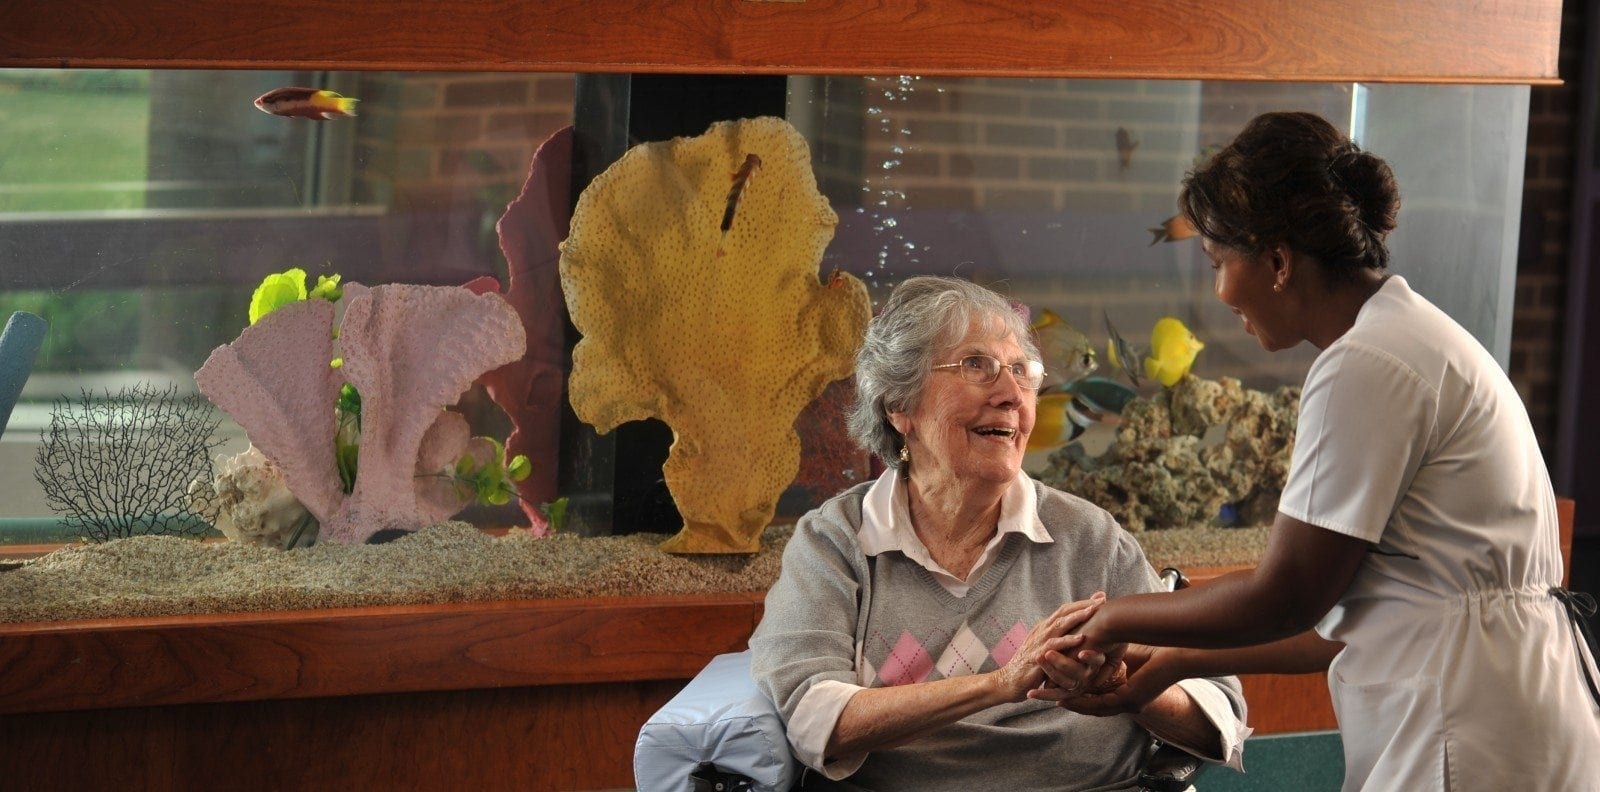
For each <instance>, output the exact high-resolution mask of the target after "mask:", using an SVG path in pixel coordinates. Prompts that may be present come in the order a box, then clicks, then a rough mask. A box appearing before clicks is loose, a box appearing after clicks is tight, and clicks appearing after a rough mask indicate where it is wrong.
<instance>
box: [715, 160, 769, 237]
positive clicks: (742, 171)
mask: <svg viewBox="0 0 1600 792" xmlns="http://www.w3.org/2000/svg"><path fill="white" fill-rule="evenodd" d="M759 167H761V158H760V157H758V156H756V155H754V154H746V155H745V158H744V164H743V165H740V166H739V169H738V170H736V171H734V173H733V187H731V188H729V189H728V208H727V209H725V210H723V212H722V233H724V234H726V233H728V229H730V228H733V213H734V212H735V211H736V210H738V208H739V198H740V197H741V196H743V195H744V187H745V185H746V184H748V183H749V182H750V174H752V173H755V171H756V168H759Z"/></svg>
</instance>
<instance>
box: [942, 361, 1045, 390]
mask: <svg viewBox="0 0 1600 792" xmlns="http://www.w3.org/2000/svg"><path fill="white" fill-rule="evenodd" d="M934 368H936V369H947V368H953V369H955V370H956V371H959V372H961V378H962V379H964V380H966V381H967V382H970V383H972V384H974V385H988V384H990V383H992V382H994V381H995V380H997V379H999V378H1000V370H1001V369H1010V370H1011V378H1012V379H1014V380H1016V381H1017V384H1018V385H1021V386H1022V387H1024V388H1027V389H1029V390H1038V389H1039V386H1040V385H1042V384H1044V364H1043V363H1040V362H1039V361H1037V360H1019V361H1017V362H1016V363H1001V362H1000V359H999V358H996V357H993V356H991V355H967V356H966V357H964V358H962V359H960V360H958V361H956V362H954V363H941V364H939V365H937V366H934Z"/></svg>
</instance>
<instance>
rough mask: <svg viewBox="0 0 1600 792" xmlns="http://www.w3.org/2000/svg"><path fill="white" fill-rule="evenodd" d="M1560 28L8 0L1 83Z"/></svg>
mask: <svg viewBox="0 0 1600 792" xmlns="http://www.w3.org/2000/svg"><path fill="white" fill-rule="evenodd" d="M1560 19H1561V2H1560V0H1482V1H1481V2H1473V3H1462V2H1459V0H1301V1H1300V2H1293V3H1283V2H1277V0H1215V1H1214V2H1208V3H1175V2H1171V0H1074V2H1063V3H1043V2H1038V1H1037V0H983V1H982V2H979V1H977V0H884V1H883V2H873V3H863V2H860V0H696V1H695V2H679V1H676V0H655V1H654V2H647V1H644V0H528V1H527V2H497V1H495V0H455V1H453V2H436V0H385V2H377V3H331V2H326V0H231V1H230V2H228V3H194V2H189V1H188V0H13V1H12V2H7V3H0V66H32V67H56V66H70V67H87V66H94V67H140V68H297V69H425V70H463V71H477V70H517V71H582V72H674V73H762V74H907V73H909V74H925V75H936V74H939V75H946V74H988V75H1034V76H1060V77H1099V78H1184V79H1201V78H1208V79H1231V80H1289V81H1322V80H1328V81H1348V80H1367V81H1405V82H1553V81H1555V80H1556V78H1557V71H1556V57H1557V52H1558V44H1559V33H1560ZM65 20H71V23H70V24H66V23H64V21H65Z"/></svg>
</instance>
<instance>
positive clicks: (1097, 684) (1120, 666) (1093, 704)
mask: <svg viewBox="0 0 1600 792" xmlns="http://www.w3.org/2000/svg"><path fill="white" fill-rule="evenodd" d="M1105 601H1106V598H1105V594H1104V593H1103V592H1096V593H1095V595H1094V596H1092V597H1090V598H1089V599H1086V600H1079V601H1077V602H1069V603H1067V604H1065V605H1062V606H1061V607H1059V608H1057V609H1056V611H1055V612H1054V613H1052V614H1050V615H1049V616H1048V617H1046V618H1044V619H1041V620H1040V621H1039V623H1038V624H1035V625H1034V627H1033V629H1032V630H1030V631H1029V633H1028V637H1027V638H1026V639H1025V640H1024V641H1023V644H1022V646H1021V648H1019V649H1018V650H1017V653H1016V655H1014V656H1013V657H1012V658H1011V661H1010V662H1009V663H1007V664H1006V667H1005V668H1003V669H1001V672H1002V673H1003V674H1006V675H1007V678H1008V681H1009V682H1010V683H1011V684H1012V685H1013V686H1016V685H1019V684H1025V685H1026V687H1025V689H1024V690H1023V693H1022V696H1018V697H1017V698H1022V697H1026V698H1029V699H1035V700H1040V701H1053V702H1055V703H1057V704H1059V705H1060V706H1062V707H1065V708H1066V709H1069V710H1072V711H1074V712H1081V713H1084V714H1086V715H1116V714H1122V713H1137V712H1139V711H1141V710H1142V709H1143V708H1144V707H1145V705H1147V704H1149V703H1150V702H1151V701H1153V700H1154V699H1155V698H1156V697H1157V696H1158V695H1160V694H1161V692H1162V691H1164V690H1166V688H1167V687H1169V686H1170V685H1171V684H1172V682H1175V681H1177V680H1171V681H1167V680H1165V679H1163V678H1162V677H1163V676H1164V675H1162V674H1160V673H1159V666H1161V663H1160V662H1159V658H1158V655H1159V651H1158V650H1156V649H1155V648H1153V647H1149V646H1143V645H1139V644H1110V645H1105V646H1100V645H1095V644H1094V643H1093V642H1092V640H1091V639H1090V637H1089V635H1087V634H1086V633H1092V632H1093V631H1092V629H1091V630H1085V629H1084V628H1085V627H1086V626H1091V627H1092V625H1090V621H1091V619H1092V618H1093V617H1094V616H1095V614H1096V613H1097V612H1099V610H1100V607H1101V606H1102V605H1104V604H1105ZM1153 660H1154V661H1155V662H1152V661H1153Z"/></svg>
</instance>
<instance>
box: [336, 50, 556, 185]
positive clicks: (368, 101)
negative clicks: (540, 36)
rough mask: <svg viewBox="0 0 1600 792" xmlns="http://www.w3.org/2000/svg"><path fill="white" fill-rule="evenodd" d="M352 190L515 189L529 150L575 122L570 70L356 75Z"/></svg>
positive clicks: (520, 182) (521, 179)
mask: <svg viewBox="0 0 1600 792" xmlns="http://www.w3.org/2000/svg"><path fill="white" fill-rule="evenodd" d="M357 90H359V91H360V93H359V94H356V95H358V96H361V97H362V103H361V112H362V116H361V126H360V131H359V132H358V137H357V142H356V162H357V168H358V171H357V173H356V184H357V187H356V198H357V200H359V201H362V202H373V203H384V204H389V203H390V202H399V203H402V204H404V203H415V202H418V201H423V200H433V201H438V200H447V201H448V200H457V201H459V200H467V201H479V202H486V203H493V202H495V201H498V202H499V203H500V208H502V209H503V208H504V202H505V201H507V200H510V199H511V198H514V197H516V191H517V189H519V188H520V187H521V186H522V181H523V179H524V178H525V177H526V176H527V169H528V160H529V159H530V158H531V157H532V156H533V150H534V148H535V147H537V146H538V144H539V143H540V142H541V141H543V140H544V139H545V137H547V136H548V135H549V134H550V133H552V132H554V131H555V130H557V129H559V128H561V127H563V126H565V125H567V124H569V123H571V122H572V97H573V76H572V75H570V74H451V73H424V74H399V73H393V72H382V73H370V74H364V75H362V77H361V82H360V86H359V87H358V89H357Z"/></svg>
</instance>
